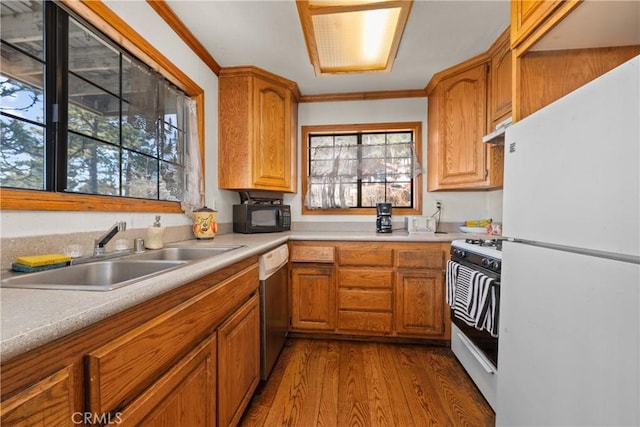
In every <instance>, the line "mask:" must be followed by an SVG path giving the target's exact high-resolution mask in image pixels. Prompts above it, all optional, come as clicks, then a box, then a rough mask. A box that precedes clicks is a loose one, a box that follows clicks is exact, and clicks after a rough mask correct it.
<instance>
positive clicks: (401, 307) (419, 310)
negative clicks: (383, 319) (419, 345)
mask: <svg viewBox="0 0 640 427" xmlns="http://www.w3.org/2000/svg"><path fill="white" fill-rule="evenodd" d="M444 286H445V284H444V278H443V276H442V273H441V271H439V270H421V269H417V270H400V271H398V272H397V274H396V324H395V329H396V332H397V333H398V334H402V335H405V334H409V335H420V336H423V337H429V336H435V337H440V336H442V335H443V334H444V332H445V311H446V307H445V304H444V303H443V302H444Z"/></svg>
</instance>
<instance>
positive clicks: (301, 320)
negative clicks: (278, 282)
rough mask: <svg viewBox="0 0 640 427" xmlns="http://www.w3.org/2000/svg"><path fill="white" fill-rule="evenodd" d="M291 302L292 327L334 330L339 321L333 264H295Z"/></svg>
mask: <svg viewBox="0 0 640 427" xmlns="http://www.w3.org/2000/svg"><path fill="white" fill-rule="evenodd" d="M291 303H292V307H291V327H292V329H294V330H296V329H297V330H303V331H304V330H307V331H332V330H333V329H334V328H335V324H336V288H335V279H334V267H333V266H327V265H313V264H311V265H310V264H295V263H294V264H293V265H292V267H291Z"/></svg>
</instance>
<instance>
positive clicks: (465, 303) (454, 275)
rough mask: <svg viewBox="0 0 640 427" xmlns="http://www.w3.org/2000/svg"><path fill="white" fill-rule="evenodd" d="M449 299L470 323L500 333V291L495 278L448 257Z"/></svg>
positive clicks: (454, 311) (493, 334)
mask: <svg viewBox="0 0 640 427" xmlns="http://www.w3.org/2000/svg"><path fill="white" fill-rule="evenodd" d="M446 282H447V297H446V300H447V303H448V304H449V305H450V306H451V308H452V309H453V314H454V316H456V317H457V318H458V319H461V320H462V321H464V322H465V323H466V324H467V325H469V326H473V327H475V328H476V329H480V330H483V329H485V330H487V331H488V332H489V333H490V334H491V335H492V336H494V337H497V336H498V309H499V302H500V301H499V295H500V294H499V293H498V285H497V283H496V281H495V279H493V278H491V277H489V276H487V275H485V274H483V273H481V272H479V271H475V270H473V269H471V268H468V267H466V266H464V265H461V264H459V263H457V262H455V261H447V271H446Z"/></svg>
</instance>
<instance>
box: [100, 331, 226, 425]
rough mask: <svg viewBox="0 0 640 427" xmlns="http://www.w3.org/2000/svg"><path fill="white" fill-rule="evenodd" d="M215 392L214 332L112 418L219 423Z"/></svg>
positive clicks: (123, 421) (161, 422)
mask: <svg viewBox="0 0 640 427" xmlns="http://www.w3.org/2000/svg"><path fill="white" fill-rule="evenodd" d="M215 395H216V337H215V335H214V336H212V337H209V338H207V339H205V340H204V341H203V342H202V343H201V344H200V345H199V346H198V347H196V348H195V349H194V350H193V351H192V352H191V353H189V354H188V355H187V356H185V357H184V358H183V359H181V360H180V361H179V362H178V363H176V364H175V365H174V366H173V368H171V370H169V372H167V373H166V374H165V375H163V376H162V377H161V378H160V379H159V380H158V381H157V382H156V383H155V384H154V385H153V386H151V387H149V388H148V389H147V390H146V391H145V392H144V393H142V394H141V395H140V396H139V397H138V398H137V399H136V400H135V401H133V403H132V404H131V405H129V406H128V407H126V408H125V409H124V410H122V411H120V412H118V413H117V414H116V415H115V416H114V417H112V420H111V421H112V423H113V424H118V425H122V426H149V427H152V426H193V427H196V426H215V425H216V398H215V397H216V396H215Z"/></svg>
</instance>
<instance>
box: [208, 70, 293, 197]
mask: <svg viewBox="0 0 640 427" xmlns="http://www.w3.org/2000/svg"><path fill="white" fill-rule="evenodd" d="M218 84H219V91H218V93H219V95H218V96H219V113H218V129H219V135H218V186H219V187H220V188H224V189H228V190H241V189H256V190H272V191H279V192H291V193H295V192H296V181H297V176H296V145H297V142H296V141H297V114H298V111H297V110H298V99H299V91H298V87H297V85H296V84H295V83H294V82H291V81H289V80H286V79H283V78H282V77H279V76H276V75H275V74H271V73H269V72H267V71H264V70H261V69H259V68H256V67H231V68H223V69H222V70H221V71H220V76H219V80H218Z"/></svg>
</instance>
